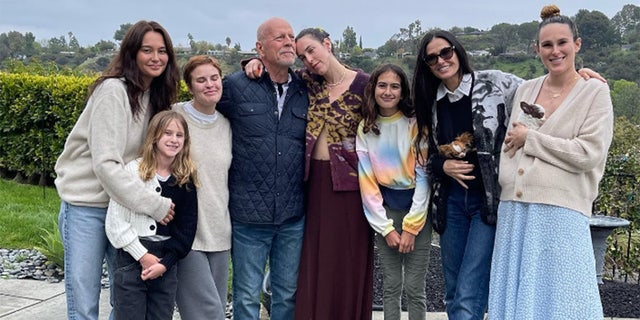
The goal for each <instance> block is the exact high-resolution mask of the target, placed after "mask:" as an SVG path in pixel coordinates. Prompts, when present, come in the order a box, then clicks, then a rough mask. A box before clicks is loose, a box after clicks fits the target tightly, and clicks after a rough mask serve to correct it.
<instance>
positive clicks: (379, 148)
mask: <svg viewBox="0 0 640 320" xmlns="http://www.w3.org/2000/svg"><path fill="white" fill-rule="evenodd" d="M376 123H377V126H378V128H379V129H380V135H376V134H375V133H373V132H372V131H369V132H368V133H366V134H365V133H364V132H363V127H364V122H360V125H359V126H358V134H357V137H356V152H357V154H358V180H359V182H360V193H361V194H362V203H363V206H364V213H365V215H366V217H367V220H368V221H369V224H370V225H371V227H372V228H373V229H374V230H375V231H376V232H378V233H379V234H381V235H382V236H386V235H387V234H388V233H389V232H391V231H393V230H394V227H393V220H391V219H389V218H388V217H387V214H386V210H385V208H384V206H383V204H384V202H385V199H383V195H382V192H381V186H382V187H384V188H388V189H391V190H411V189H414V192H413V198H412V199H411V200H410V201H411V203H410V204H409V203H408V204H407V205H406V207H410V209H409V212H408V213H407V214H406V215H405V217H404V219H403V221H402V230H403V231H406V232H409V233H411V234H414V235H417V234H418V233H419V232H420V231H421V230H422V228H423V227H424V225H425V222H426V218H427V203H428V199H429V196H428V186H429V181H428V179H427V176H426V173H425V170H424V167H422V166H420V165H418V163H417V161H416V150H415V147H414V140H415V137H416V136H417V134H418V129H417V125H416V119H415V118H407V117H405V116H404V115H403V114H402V113H401V112H397V113H396V114H394V115H392V116H390V117H382V116H378V118H377V119H376ZM423 152H426V150H425V151H423ZM387 201H388V200H387Z"/></svg>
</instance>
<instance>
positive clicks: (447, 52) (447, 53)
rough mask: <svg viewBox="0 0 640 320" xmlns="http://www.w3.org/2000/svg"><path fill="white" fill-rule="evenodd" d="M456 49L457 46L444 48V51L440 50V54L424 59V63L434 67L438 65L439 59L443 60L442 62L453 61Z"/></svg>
mask: <svg viewBox="0 0 640 320" xmlns="http://www.w3.org/2000/svg"><path fill="white" fill-rule="evenodd" d="M455 48H456V47H455V46H451V47H446V48H442V50H440V53H437V54H436V53H432V54H428V55H427V56H426V57H424V62H426V63H427V65H428V66H434V65H435V64H436V63H438V58H442V60H449V59H451V57H453V52H454V49H455Z"/></svg>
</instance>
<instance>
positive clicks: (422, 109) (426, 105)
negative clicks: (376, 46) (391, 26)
mask: <svg viewBox="0 0 640 320" xmlns="http://www.w3.org/2000/svg"><path fill="white" fill-rule="evenodd" d="M435 38H441V39H444V40H446V41H447V42H449V44H450V45H452V46H454V47H455V48H454V52H455V54H456V56H457V57H458V62H459V65H460V68H459V69H458V77H460V78H462V76H463V75H464V74H466V73H472V72H473V69H472V68H471V63H470V62H469V58H468V56H467V51H466V50H465V49H464V46H463V45H462V43H461V42H460V41H459V40H458V39H457V38H456V36H454V35H453V34H452V33H451V32H448V31H444V30H436V31H431V32H429V33H427V34H425V35H424V37H423V38H422V41H421V42H420V47H418V56H417V58H416V59H417V60H416V67H415V72H414V74H413V90H412V91H413V105H414V106H415V113H416V122H417V124H418V138H417V139H416V142H415V144H416V150H420V149H419V146H421V145H422V144H423V143H424V141H422V140H423V139H430V140H431V142H432V144H431V145H432V146H433V145H434V144H435V140H433V135H428V134H427V130H429V129H430V128H431V125H432V123H433V119H432V115H433V108H434V107H435V103H436V94H437V91H438V87H439V86H440V83H442V79H440V78H438V77H436V76H435V75H434V74H433V72H431V68H430V67H429V66H428V65H427V63H426V57H427V45H429V43H430V42H431V41H432V40H433V39H435ZM423 160H426V159H419V161H420V163H424V161H423Z"/></svg>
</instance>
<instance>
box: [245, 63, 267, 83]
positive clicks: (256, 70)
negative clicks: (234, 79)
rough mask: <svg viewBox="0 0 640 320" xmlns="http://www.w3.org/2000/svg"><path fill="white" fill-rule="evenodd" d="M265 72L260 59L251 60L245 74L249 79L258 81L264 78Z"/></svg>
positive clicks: (246, 66)
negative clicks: (261, 77)
mask: <svg viewBox="0 0 640 320" xmlns="http://www.w3.org/2000/svg"><path fill="white" fill-rule="evenodd" d="M263 71H264V64H262V61H261V60H260V59H257V58H256V59H251V60H249V62H247V64H246V65H245V66H244V74H246V75H247V77H248V78H249V79H258V78H260V76H262V72H263Z"/></svg>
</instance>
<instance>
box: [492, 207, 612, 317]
mask: <svg viewBox="0 0 640 320" xmlns="http://www.w3.org/2000/svg"><path fill="white" fill-rule="evenodd" d="M489 290H490V291H489V319H492V320H510V319H518V320H523V319H531V320H539V319H545V320H554V319H558V320H571V319H576V320H591V319H598V320H600V319H603V315H602V304H601V302H600V293H599V291H598V284H597V280H596V271H595V259H594V256H593V245H592V244H591V233H590V231H589V218H587V217H586V216H584V215H582V214H581V213H579V212H577V211H573V210H570V209H566V208H561V207H556V206H551V205H545V204H531V203H522V202H513V201H505V202H500V206H499V208H498V225H497V230H496V239H495V247H494V251H493V260H492V265H491V282H490V289H489Z"/></svg>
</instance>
